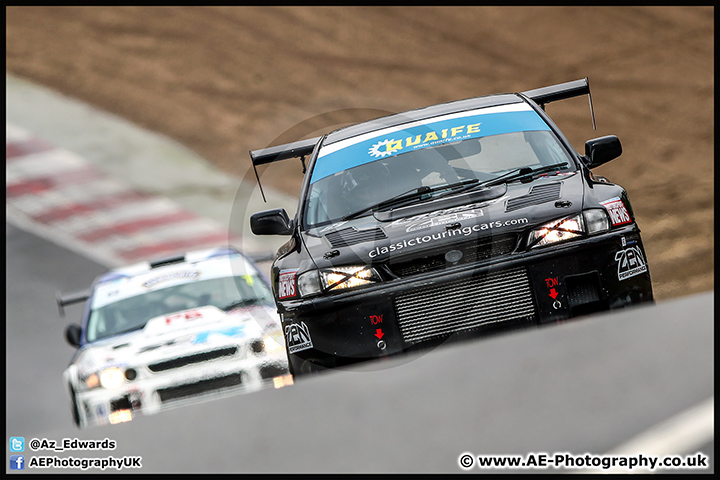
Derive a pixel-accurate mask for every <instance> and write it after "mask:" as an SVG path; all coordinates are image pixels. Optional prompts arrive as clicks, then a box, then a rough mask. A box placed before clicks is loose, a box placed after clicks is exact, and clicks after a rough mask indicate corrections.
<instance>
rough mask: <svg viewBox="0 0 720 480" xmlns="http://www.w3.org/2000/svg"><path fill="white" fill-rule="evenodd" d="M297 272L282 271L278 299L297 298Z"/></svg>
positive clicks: (279, 279)
mask: <svg viewBox="0 0 720 480" xmlns="http://www.w3.org/2000/svg"><path fill="white" fill-rule="evenodd" d="M296 274H297V270H281V271H280V275H279V278H278V297H279V298H280V299H281V300H282V299H283V298H290V297H294V296H295V276H296Z"/></svg>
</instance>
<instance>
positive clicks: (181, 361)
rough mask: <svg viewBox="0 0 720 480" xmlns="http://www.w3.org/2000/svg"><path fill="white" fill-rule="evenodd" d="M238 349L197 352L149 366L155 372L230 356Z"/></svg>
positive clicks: (229, 348) (228, 348)
mask: <svg viewBox="0 0 720 480" xmlns="http://www.w3.org/2000/svg"><path fill="white" fill-rule="evenodd" d="M237 351H238V348H237V347H227V348H221V349H218V350H212V351H210V352H202V353H196V354H194V355H188V356H186V357H179V358H173V359H172V360H165V361H163V362H157V363H151V364H150V365H148V368H149V369H150V370H151V371H153V372H163V371H165V370H171V369H173V368H181V367H184V366H187V365H192V364H193V363H202V362H207V361H210V360H215V359H216V358H221V357H229V356H232V355H235V354H236V353H237Z"/></svg>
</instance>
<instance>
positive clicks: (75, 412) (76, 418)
mask: <svg viewBox="0 0 720 480" xmlns="http://www.w3.org/2000/svg"><path fill="white" fill-rule="evenodd" d="M68 387H69V388H70V402H71V410H72V418H73V423H74V424H75V426H76V427H77V428H80V427H81V425H80V408H79V407H78V403H77V395H75V390H74V389H73V388H72V385H69V386H68Z"/></svg>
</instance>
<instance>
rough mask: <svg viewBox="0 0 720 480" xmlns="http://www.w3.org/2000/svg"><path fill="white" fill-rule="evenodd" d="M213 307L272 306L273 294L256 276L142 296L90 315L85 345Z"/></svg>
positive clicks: (175, 287)
mask: <svg viewBox="0 0 720 480" xmlns="http://www.w3.org/2000/svg"><path fill="white" fill-rule="evenodd" d="M208 305H212V306H215V307H217V308H219V309H221V310H225V311H228V310H231V309H233V308H236V307H240V306H247V305H267V306H274V305H275V304H274V300H273V296H272V292H271V291H270V289H269V288H268V287H267V285H266V284H265V283H264V282H263V281H262V280H260V279H259V278H258V277H257V276H253V275H241V276H234V277H220V278H212V279H208V280H201V281H197V282H190V283H184V284H181V285H174V286H171V287H167V288H163V289H158V290H154V291H150V292H145V293H143V294H140V295H135V296H133V297H128V298H123V299H122V300H118V301H116V302H112V303H108V304H105V305H104V306H102V307H100V308H95V309H93V310H92V311H91V312H90V319H89V320H88V328H87V341H88V342H94V341H96V340H100V339H103V338H107V337H111V336H113V335H117V334H119V333H123V332H128V331H132V330H138V329H141V328H143V327H144V326H145V324H146V323H147V321H148V320H150V319H151V318H154V317H157V316H159V315H167V314H170V313H174V312H179V311H182V310H187V309H189V308H199V307H204V306H208Z"/></svg>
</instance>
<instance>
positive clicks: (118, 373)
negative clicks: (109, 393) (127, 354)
mask: <svg viewBox="0 0 720 480" xmlns="http://www.w3.org/2000/svg"><path fill="white" fill-rule="evenodd" d="M124 381H125V375H124V374H123V371H122V370H120V369H119V368H118V367H110V368H106V369H105V370H103V371H102V372H101V373H100V385H102V386H103V387H104V388H108V389H112V388H118V387H119V386H120V385H122V384H123V382H124Z"/></svg>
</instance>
